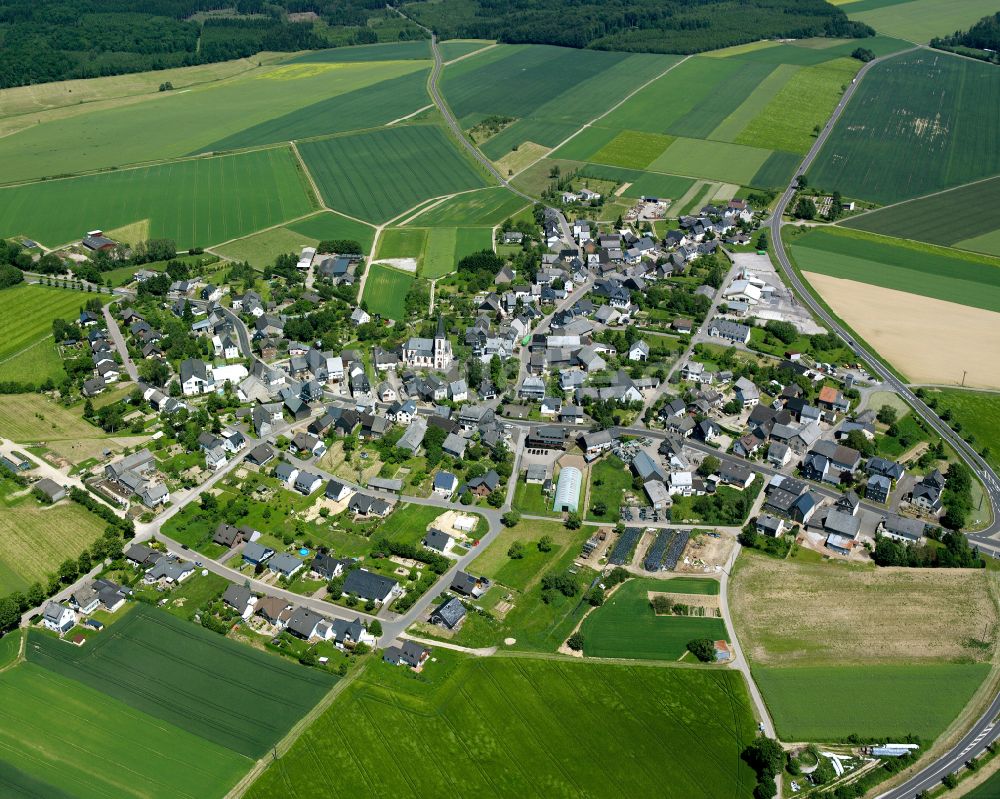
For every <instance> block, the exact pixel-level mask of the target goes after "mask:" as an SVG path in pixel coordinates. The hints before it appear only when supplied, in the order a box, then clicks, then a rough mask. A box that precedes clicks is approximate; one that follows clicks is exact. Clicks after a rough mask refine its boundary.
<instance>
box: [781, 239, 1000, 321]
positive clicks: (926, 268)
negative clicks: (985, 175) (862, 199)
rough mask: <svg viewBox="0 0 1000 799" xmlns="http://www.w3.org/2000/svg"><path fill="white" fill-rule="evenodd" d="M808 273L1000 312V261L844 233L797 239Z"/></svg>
mask: <svg viewBox="0 0 1000 799" xmlns="http://www.w3.org/2000/svg"><path fill="white" fill-rule="evenodd" d="M792 241H793V244H792V250H793V253H794V256H795V261H796V263H797V264H798V266H799V268H800V269H802V270H803V271H804V272H819V273H820V274H825V275H831V276H833V277H840V278H846V279H848V280H857V281H859V282H862V283H870V284H872V285H875V286H882V287H884V288H889V289H896V290H898V291H906V292H909V293H911V294H919V295H922V296H924V297H933V298H935V299H938V300H946V301H948V302H955V303H959V304H961V305H968V306H971V307H973V308H982V309H983V310H987V311H1000V260H998V259H996V258H990V257H988V256H983V255H976V254H973V253H966V252H961V251H958V250H947V249H944V248H941V247H936V246H933V245H927V244H920V243H916V242H910V241H903V240H901V239H891V238H886V237H882V236H875V235H872V234H868V233H864V232H860V231H849V230H845V229H836V228H834V229H830V228H827V229H823V230H813V231H810V232H808V233H806V234H805V235H801V236H796V237H795V238H794V239H793V240H792Z"/></svg>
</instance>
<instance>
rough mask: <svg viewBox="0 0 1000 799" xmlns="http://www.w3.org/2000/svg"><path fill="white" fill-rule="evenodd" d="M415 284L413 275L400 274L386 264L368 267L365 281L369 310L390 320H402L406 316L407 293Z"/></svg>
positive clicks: (407, 273)
mask: <svg viewBox="0 0 1000 799" xmlns="http://www.w3.org/2000/svg"><path fill="white" fill-rule="evenodd" d="M412 283H413V275H411V274H410V273H409V272H400V271H399V270H398V269H393V268H392V267H391V266H386V265H385V264H372V265H371V266H370V267H368V277H367V279H366V280H365V296H364V298H363V299H365V300H366V301H367V302H368V310H369V311H371V312H372V313H379V314H382V316H384V317H386V318H388V319H402V318H403V317H404V316H405V315H406V293H407V292H408V291H409V290H410V285H411V284H412Z"/></svg>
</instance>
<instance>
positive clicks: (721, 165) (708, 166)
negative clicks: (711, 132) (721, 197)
mask: <svg viewBox="0 0 1000 799" xmlns="http://www.w3.org/2000/svg"><path fill="white" fill-rule="evenodd" d="M770 156H771V151H770V150H762V149H760V148H758V147H747V146H745V145H742V144H730V143H728V142H721V141H708V140H707V139H677V141H675V142H674V143H673V144H671V145H670V146H669V147H668V148H667V149H666V152H664V153H663V155H661V156H660V157H659V158H657V159H656V160H655V161H653V163H652V164H650V165H649V166H650V169H652V170H654V171H657V172H670V173H673V174H679V175H688V176H690V177H696V178H708V179H709V180H721V181H723V182H724V183H736V184H739V185H750V184H752V183H753V180H754V176H755V175H756V174H757V172H758V171H759V170H760V168H761V167H762V166H764V164H765V163H766V162H767V159H768V158H769V157H770Z"/></svg>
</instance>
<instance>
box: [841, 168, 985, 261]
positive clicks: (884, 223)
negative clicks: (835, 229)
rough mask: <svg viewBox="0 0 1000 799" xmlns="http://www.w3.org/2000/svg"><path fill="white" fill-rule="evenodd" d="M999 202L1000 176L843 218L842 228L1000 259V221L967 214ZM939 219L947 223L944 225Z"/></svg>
mask: <svg viewBox="0 0 1000 799" xmlns="http://www.w3.org/2000/svg"><path fill="white" fill-rule="evenodd" d="M997 203H1000V177H996V178H990V179H989V180H984V181H980V182H979V183H973V184H970V185H967V186H961V187H959V188H957V189H950V190H948V191H945V192H942V193H940V194H934V195H932V196H930V197H924V198H920V199H916V200H909V201H907V202H904V203H900V204H899V205H893V206H891V207H888V208H882V209H879V210H877V211H872V212H871V213H867V214H861V215H860V216H856V217H852V218H850V219H845V220H844V221H843V222H842V223H841V224H842V225H843V226H844V227H849V228H854V229H856V230H867V231H869V232H871V233H881V234H883V235H885V236H898V237H899V238H902V239H913V240H915V241H926V242H928V243H930V244H941V245H944V246H953V247H959V248H960V249H963V250H974V251H976V252H982V253H987V254H989V255H997V256H1000V221H997V222H991V221H990V220H989V219H988V218H986V217H985V216H984V215H983V214H970V213H968V209H969V208H970V207H975V206H976V205H980V204H981V205H982V207H984V208H993V207H996V204H997ZM942 220H947V223H944V222H943V221H942Z"/></svg>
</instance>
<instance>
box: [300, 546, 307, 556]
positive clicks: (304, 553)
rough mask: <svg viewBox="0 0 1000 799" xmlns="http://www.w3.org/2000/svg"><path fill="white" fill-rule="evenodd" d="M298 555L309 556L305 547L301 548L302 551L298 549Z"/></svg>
mask: <svg viewBox="0 0 1000 799" xmlns="http://www.w3.org/2000/svg"><path fill="white" fill-rule="evenodd" d="M299 554H300V555H301V556H302V557H305V556H306V555H308V554H309V550H308V549H306V548H305V547H302V549H300V550H299Z"/></svg>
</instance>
